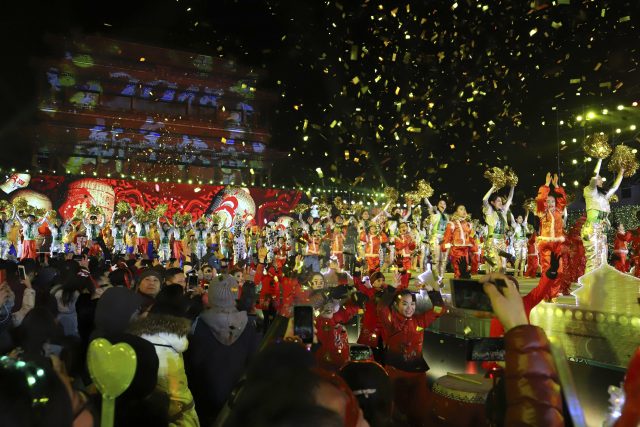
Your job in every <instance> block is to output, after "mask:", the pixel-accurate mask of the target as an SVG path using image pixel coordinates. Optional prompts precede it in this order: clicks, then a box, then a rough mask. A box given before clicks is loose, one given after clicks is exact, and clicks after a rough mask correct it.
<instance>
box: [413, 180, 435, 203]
mask: <svg viewBox="0 0 640 427" xmlns="http://www.w3.org/2000/svg"><path fill="white" fill-rule="evenodd" d="M416 194H417V195H418V197H419V198H420V199H424V198H425V197H427V198H428V197H431V196H433V188H432V187H431V185H430V184H429V183H428V182H427V181H425V180H424V179H421V180H420V181H418V190H417V191H416Z"/></svg>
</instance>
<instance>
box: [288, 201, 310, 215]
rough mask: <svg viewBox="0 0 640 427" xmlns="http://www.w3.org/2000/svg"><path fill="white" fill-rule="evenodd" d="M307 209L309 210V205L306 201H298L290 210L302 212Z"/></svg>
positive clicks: (296, 212)
mask: <svg viewBox="0 0 640 427" xmlns="http://www.w3.org/2000/svg"><path fill="white" fill-rule="evenodd" d="M307 210H309V205H307V204H306V203H298V204H297V205H296V207H295V208H293V210H292V211H291V212H293V213H295V214H303V213H305V212H306V211H307Z"/></svg>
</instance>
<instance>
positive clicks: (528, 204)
mask: <svg viewBox="0 0 640 427" xmlns="http://www.w3.org/2000/svg"><path fill="white" fill-rule="evenodd" d="M522 207H523V208H524V210H525V211H529V212H535V211H536V200H535V199H531V198H529V199H527V200H525V201H524V203H523V205H522Z"/></svg>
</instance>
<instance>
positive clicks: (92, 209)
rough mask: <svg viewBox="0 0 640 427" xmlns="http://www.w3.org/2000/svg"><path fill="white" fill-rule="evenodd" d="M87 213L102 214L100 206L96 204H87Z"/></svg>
mask: <svg viewBox="0 0 640 427" xmlns="http://www.w3.org/2000/svg"><path fill="white" fill-rule="evenodd" d="M88 212H89V215H102V208H101V207H100V206H98V205H91V206H89V210H88Z"/></svg>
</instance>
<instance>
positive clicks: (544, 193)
mask: <svg viewBox="0 0 640 427" xmlns="http://www.w3.org/2000/svg"><path fill="white" fill-rule="evenodd" d="M549 184H553V187H554V192H555V196H552V195H550V194H549V191H550V189H549ZM566 197H567V196H566V194H565V192H564V188H562V187H561V186H560V185H559V184H558V175H557V174H556V175H554V176H553V181H552V180H551V173H547V178H546V182H545V184H544V185H543V186H541V187H540V189H539V190H538V196H537V197H536V215H537V216H538V218H540V235H539V236H538V238H537V239H536V241H537V242H538V252H539V253H540V267H541V275H544V273H545V272H546V271H547V269H548V268H549V263H550V260H551V253H552V252H553V253H554V254H556V255H560V252H561V250H562V242H564V239H565V237H564V231H563V229H562V228H563V221H562V212H563V210H564V207H565V206H566V204H567V198H566ZM560 271H562V266H560Z"/></svg>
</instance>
